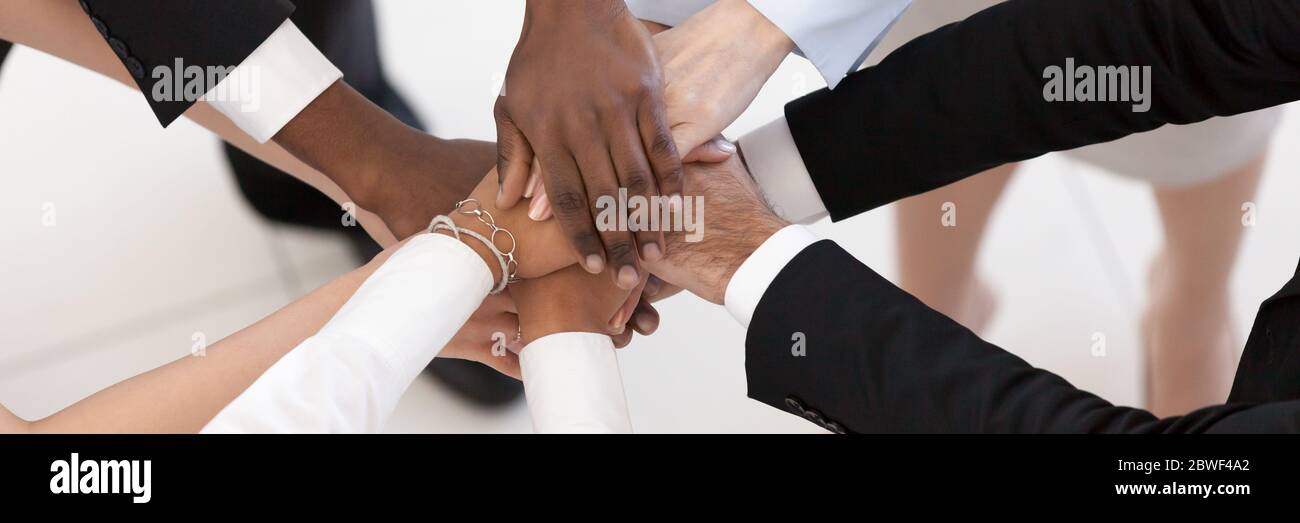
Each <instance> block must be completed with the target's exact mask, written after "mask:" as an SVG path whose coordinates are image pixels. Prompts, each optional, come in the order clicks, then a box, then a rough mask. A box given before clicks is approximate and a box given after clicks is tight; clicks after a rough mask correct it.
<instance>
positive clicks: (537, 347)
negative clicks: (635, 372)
mask: <svg viewBox="0 0 1300 523" xmlns="http://www.w3.org/2000/svg"><path fill="white" fill-rule="evenodd" d="M519 368H520V373H522V374H523V379H524V396H525V397H526V398H527V399H528V412H529V414H531V415H532V417H533V429H534V430H536V431H537V432H538V433H541V434H572V433H587V434H628V433H631V432H632V421H631V418H630V416H629V415H628V411H627V399H626V398H625V396H624V394H623V377H622V375H621V374H620V373H619V370H618V357H617V356H616V355H615V354H614V343H613V342H612V341H610V339H609V336H605V335H603V334H592V333H585V332H566V333H560V334H552V335H550V336H546V337H544V338H541V339H538V340H536V341H534V342H532V343H530V344H528V346H527V347H525V348H524V350H523V351H522V352H520V353H519Z"/></svg>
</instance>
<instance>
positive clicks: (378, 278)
mask: <svg viewBox="0 0 1300 523" xmlns="http://www.w3.org/2000/svg"><path fill="white" fill-rule="evenodd" d="M492 284H493V276H492V273H491V272H489V269H488V267H487V265H486V264H485V263H483V259H482V258H480V257H479V255H478V254H477V253H475V252H474V250H473V249H471V248H470V247H469V246H467V245H465V244H464V243H462V242H461V241H459V240H456V239H454V238H451V237H448V236H444V235H441V234H422V235H419V236H416V237H414V238H412V239H411V240H410V241H409V242H407V244H406V245H404V246H403V247H402V248H401V249H400V250H399V251H397V252H396V253H394V254H393V255H392V257H390V258H389V259H388V261H386V262H385V263H384V264H383V265H382V266H381V267H379V269H378V270H376V271H375V272H374V274H372V275H371V276H370V277H369V278H367V279H366V281H365V283H363V284H362V285H361V287H360V288H359V289H357V292H356V293H355V294H353V296H352V298H351V299H349V300H348V301H347V303H345V304H344V305H343V307H342V308H341V309H339V311H338V313H336V314H335V315H334V317H333V318H332V319H330V321H329V323H327V324H326V325H325V326H324V327H322V328H321V330H320V332H319V333H317V334H316V335H315V336H312V337H311V338H309V339H307V341H304V342H303V343H302V344H301V345H299V346H298V347H297V348H295V349H294V350H292V351H290V352H289V353H288V354H287V355H285V356H284V357H283V358H281V359H280V361H278V362H276V363H275V364H274V365H272V366H271V368H270V369H268V370H267V371H266V373H264V374H263V375H262V376H261V377H260V378H258V379H257V381H255V382H254V383H253V385H252V386H250V387H249V388H248V389H247V390H245V391H244V392H243V393H242V394H240V395H239V397H238V398H235V400H234V401H233V402H231V403H230V404H229V405H227V406H226V408H225V409H223V410H222V411H221V412H220V413H219V414H217V416H216V417H215V418H214V419H213V420H212V421H211V422H209V423H208V424H207V426H205V427H204V428H203V432H204V433H263V432H275V433H321V432H343V433H355V432H377V431H379V430H380V429H381V428H382V427H383V425H384V422H385V421H386V420H387V419H388V417H389V416H390V415H391V414H392V412H393V409H394V408H396V406H397V402H398V400H399V399H400V398H401V396H402V394H403V392H405V391H406V388H407V387H408V386H410V384H411V382H413V381H414V380H415V378H416V376H418V375H419V374H420V371H421V370H423V369H424V367H425V366H426V365H428V364H429V362H430V361H432V360H433V358H434V357H435V356H437V354H438V352H439V351H441V350H442V347H443V346H445V345H446V344H447V343H448V342H449V341H450V340H451V339H452V337H453V336H455V334H456V332H457V331H459V330H460V328H461V326H462V325H463V324H464V323H465V322H466V321H467V320H468V319H469V317H470V315H472V314H473V313H474V311H475V310H476V309H477V308H478V307H479V305H480V304H481V303H482V301H483V298H484V297H486V296H487V294H488V292H489V291H490V290H491V288H492Z"/></svg>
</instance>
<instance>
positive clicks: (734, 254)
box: [707, 216, 789, 304]
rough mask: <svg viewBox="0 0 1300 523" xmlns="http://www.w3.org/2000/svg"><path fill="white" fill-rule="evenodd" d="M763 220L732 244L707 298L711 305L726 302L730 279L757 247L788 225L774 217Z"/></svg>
mask: <svg viewBox="0 0 1300 523" xmlns="http://www.w3.org/2000/svg"><path fill="white" fill-rule="evenodd" d="M764 218H765V219H763V220H761V221H760V222H759V223H757V224H755V225H754V227H753V228H752V229H751V232H752V233H751V234H747V235H745V236H742V237H740V238H738V239H737V241H736V242H734V243H733V244H732V248H731V249H730V252H729V253H728V256H727V257H726V262H724V263H723V264H722V272H721V274H720V275H719V277H718V278H717V280H716V282H715V285H714V286H713V288H712V289H710V296H709V297H707V299H709V300H710V301H712V302H713V303H718V304H721V303H723V302H725V301H726V297H727V287H728V286H730V285H731V279H732V278H734V277H735V276H736V272H737V271H739V270H740V267H741V266H742V265H744V264H745V262H746V261H748V260H749V258H750V257H752V256H753V255H754V252H756V251H758V248H759V247H762V246H763V243H765V242H767V240H768V239H769V238H771V237H772V236H774V235H776V233H777V232H779V231H780V230H781V229H784V228H785V227H786V226H787V225H789V224H787V223H785V222H784V221H782V220H781V219H780V218H777V217H776V216H766V217H764Z"/></svg>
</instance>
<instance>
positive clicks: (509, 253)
mask: <svg viewBox="0 0 1300 523" xmlns="http://www.w3.org/2000/svg"><path fill="white" fill-rule="evenodd" d="M467 206H470V207H469V208H468V209H466V207H467ZM455 210H456V212H459V213H461V214H465V215H469V216H474V217H477V218H478V219H479V221H480V222H483V224H484V225H487V226H488V229H489V230H491V231H492V232H491V234H490V235H489V236H484V235H482V234H479V233H477V232H475V231H472V230H470V229H466V228H464V227H457V226H456V223H455V222H453V221H452V220H451V218H449V217H447V216H445V215H444V216H438V217H436V218H434V219H433V221H432V222H430V223H429V232H437V231H450V232H451V233H452V236H454V237H455V238H456V239H457V240H459V239H461V238H460V235H461V234H465V235H468V236H469V237H471V238H474V239H476V240H478V241H480V242H482V243H483V245H485V246H487V248H488V250H489V251H491V252H492V255H493V256H495V257H496V259H497V263H498V264H500V266H501V281H500V282H499V283H497V286H496V288H495V289H493V290H492V294H500V293H501V292H502V291H504V290H505V288H506V285H508V284H511V283H515V282H517V281H519V278H518V272H519V262H517V261H515V248H516V247H517V246H518V245H517V243H516V242H515V235H514V234H513V233H511V232H510V231H508V230H506V229H503V228H501V227H498V226H497V224H496V220H495V219H493V218H492V214H491V213H489V212H487V211H485V210H483V208H482V206H481V204H480V203H479V201H478V200H474V199H468V200H464V201H461V202H458V203H457V204H456V209H455ZM498 237H502V238H508V239H509V240H510V248H509V249H502V248H501V247H500V246H498V245H497V243H496V240H497V238H498Z"/></svg>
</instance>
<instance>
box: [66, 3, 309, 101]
mask: <svg viewBox="0 0 1300 523" xmlns="http://www.w3.org/2000/svg"><path fill="white" fill-rule="evenodd" d="M80 2H81V8H82V9H84V10H85V11H86V14H88V15H90V20H91V22H92V23H94V24H95V28H96V29H97V30H99V33H100V34H101V35H103V37H104V40H105V41H106V42H107V43H108V45H109V47H110V48H112V49H113V52H114V53H115V54H117V57H118V58H119V59H120V60H122V65H124V66H126V70H127V72H129V73H130V74H131V77H132V78H134V79H135V82H136V85H138V86H139V87H140V91H141V92H142V93H144V96H145V99H146V100H148V102H149V107H150V108H152V109H153V112H154V115H155V116H157V117H158V121H159V122H160V123H162V125H163V126H164V127H166V126H168V125H171V123H172V122H173V121H175V120H176V119H177V118H179V117H180V116H181V114H182V113H184V112H185V111H186V110H187V109H189V107H190V106H191V105H193V102H187V101H183V100H180V99H177V100H173V101H168V100H154V99H153V97H152V96H151V95H150V92H151V91H152V90H153V82H154V79H153V70H154V68H156V67H158V66H163V67H167V68H169V69H172V68H174V67H175V63H176V61H177V60H181V61H182V63H184V65H185V66H186V67H189V66H199V67H203V68H207V67H209V66H224V67H234V66H237V65H239V64H240V63H241V62H243V61H244V59H245V58H248V55H250V54H252V53H253V51H254V50H256V49H257V47H258V46H259V45H261V44H262V42H264V41H265V40H266V39H267V38H269V37H270V36H271V33H273V32H275V30H276V29H277V28H279V27H280V25H281V24H283V23H284V21H285V20H287V19H288V18H289V15H291V14H293V10H294V6H293V4H292V3H290V2H289V1H288V0H80Z"/></svg>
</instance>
